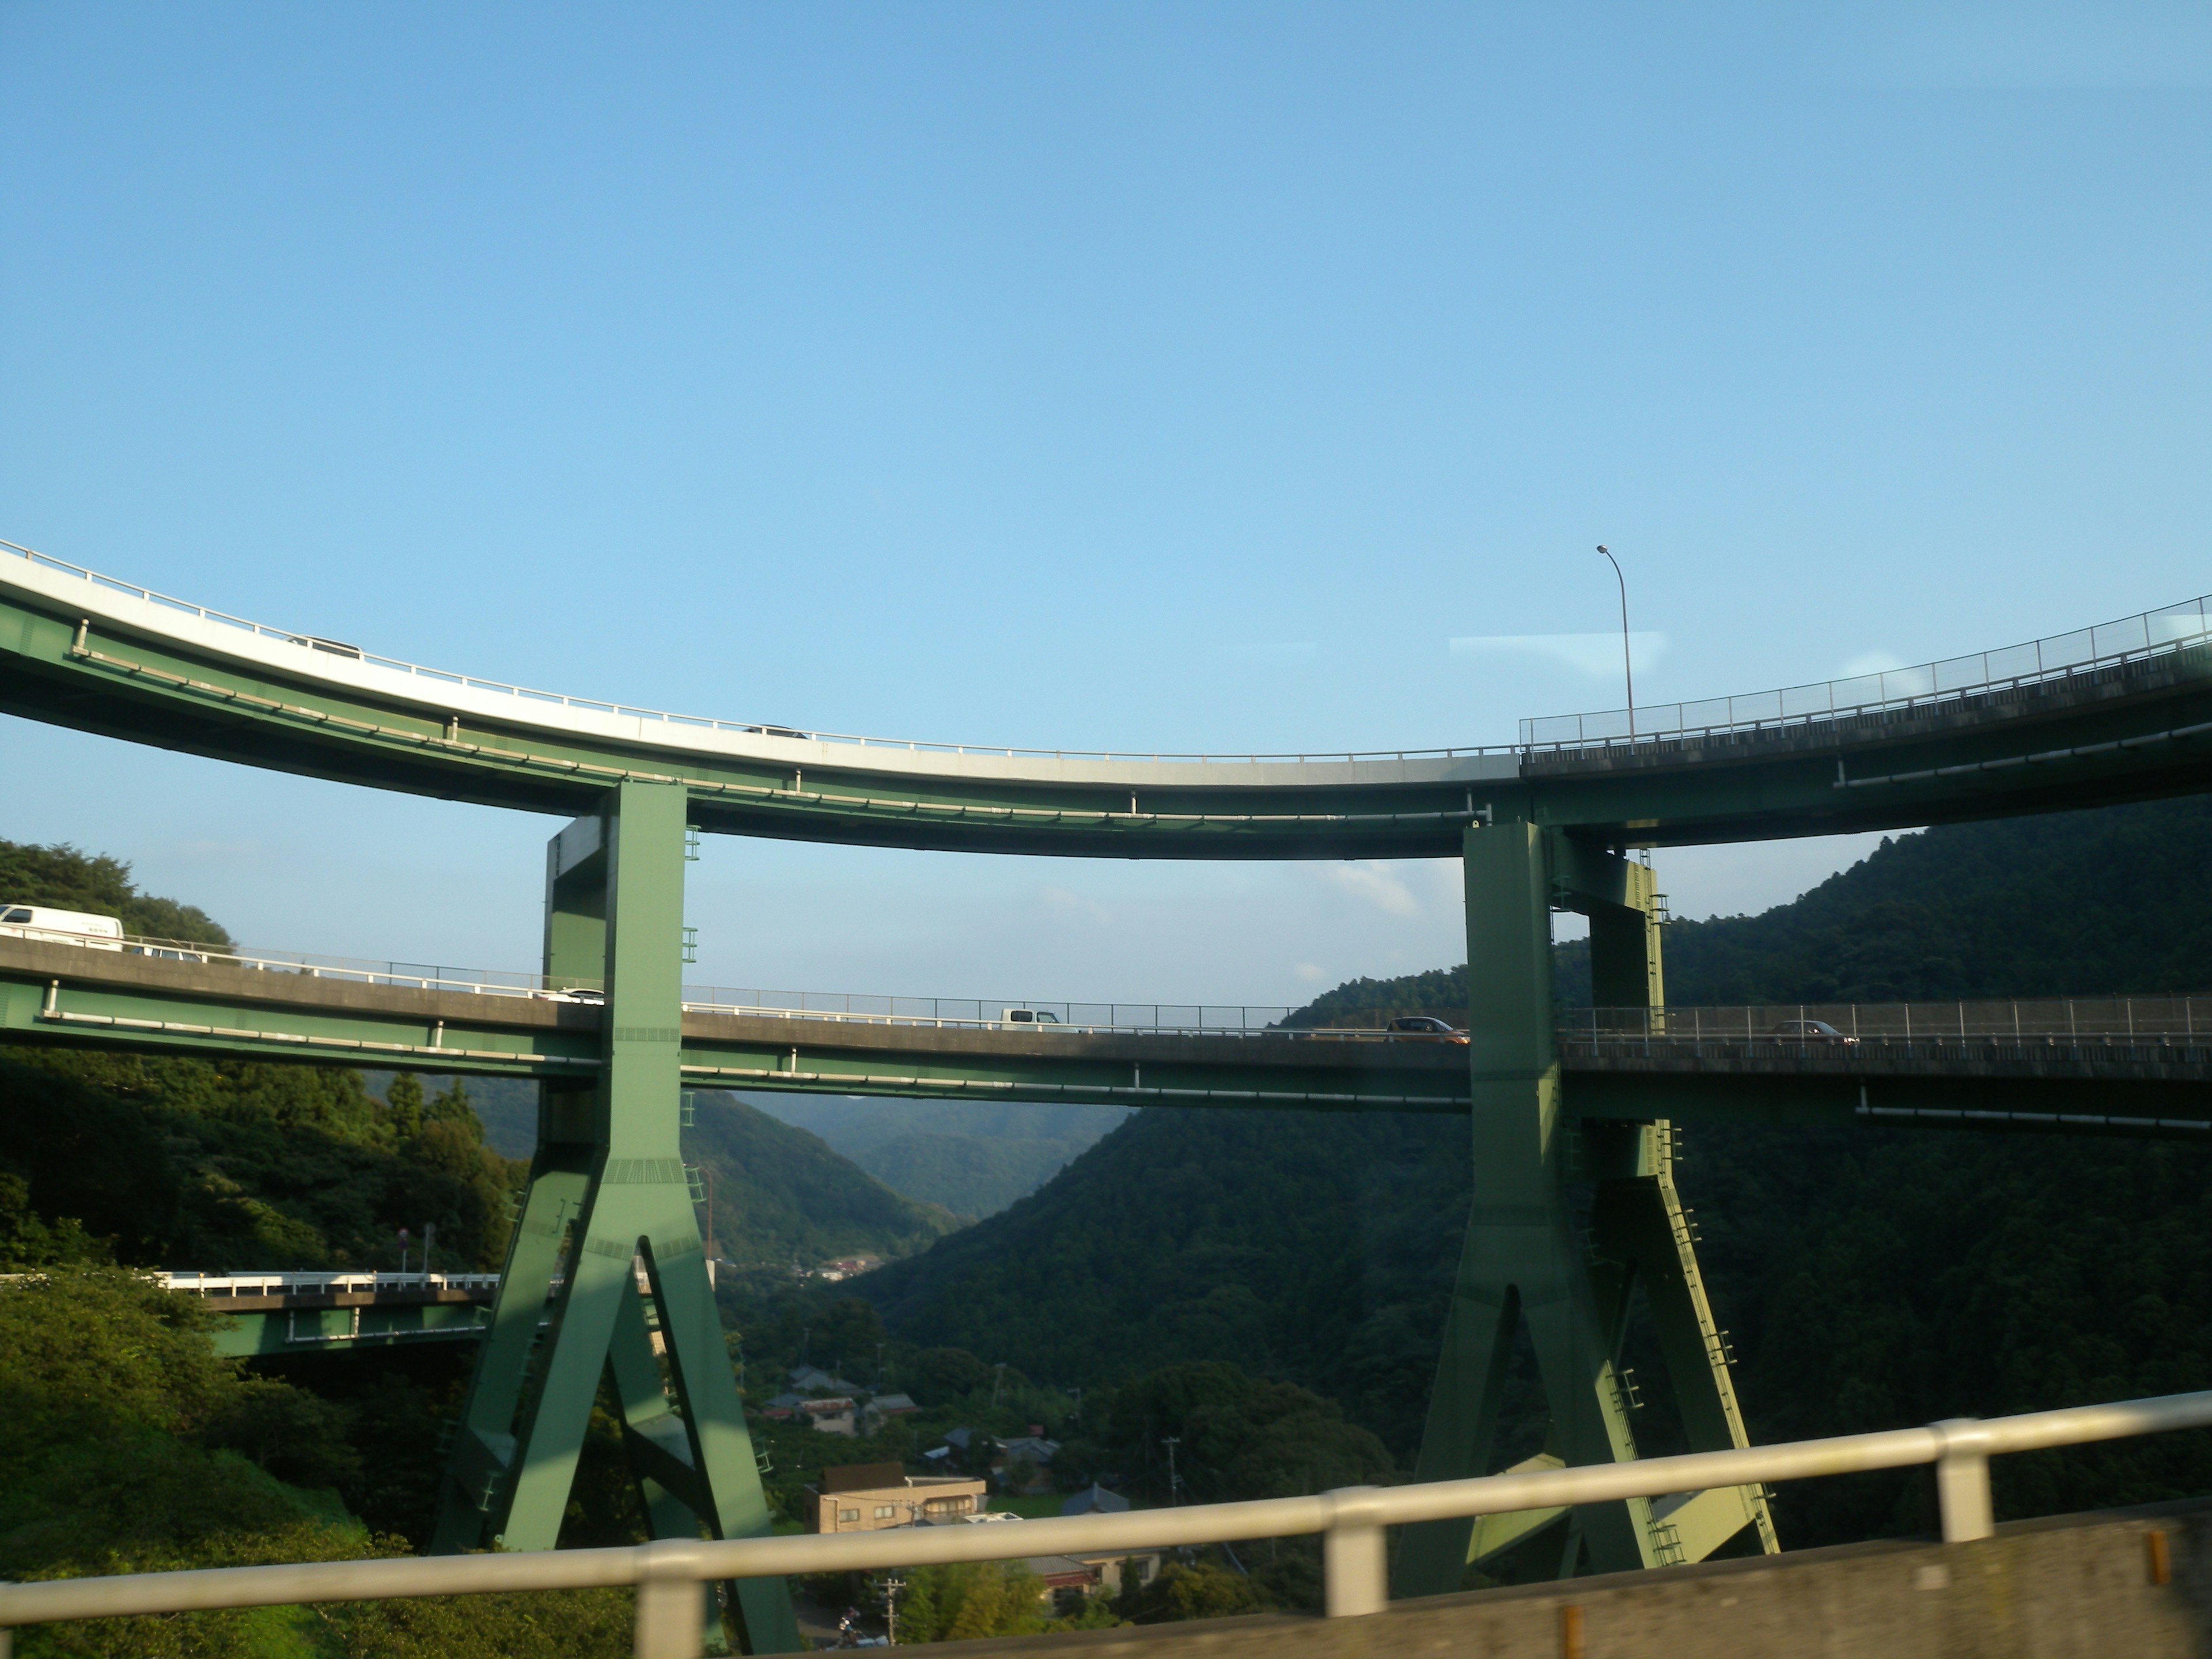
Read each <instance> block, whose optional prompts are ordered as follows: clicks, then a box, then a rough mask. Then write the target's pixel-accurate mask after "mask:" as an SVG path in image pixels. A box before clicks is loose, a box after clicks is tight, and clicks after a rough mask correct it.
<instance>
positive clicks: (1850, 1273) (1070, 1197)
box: [861, 799, 2212, 1544]
mask: <svg viewBox="0 0 2212 1659" xmlns="http://www.w3.org/2000/svg"><path fill="white" fill-rule="evenodd" d="M2208 857H2212V802H2207V801H2205V800H2203V799H2191V800H2186V801H2179V802H2161V803H2153V804H2148V805H2139V806H2130V807H2123V808H2114V809H2109V810H2106V811H2097V812H2084V813H2077V814H2068V815H2060V816H2054V817H2045V818H2040V819H2029V820H2022V821H2019V822H2015V823H1994V824H1969V825H1958V826H1947V827H1940V828H1937V829H1932V830H1929V831H1928V832H1927V833H1926V834H1924V835H1917V836H1904V837H1900V838H1898V839H1896V840H1893V841H1891V842H1887V843H1885V844H1884V845H1883V846H1882V847H1881V848H1879V849H1878V850H1877V851H1876V852H1875V853H1874V854H1871V855H1870V856H1869V857H1868V858H1867V859H1866V860H1863V861H1862V862H1861V863H1859V864H1858V865H1857V866H1853V867H1852V868H1851V869H1850V870H1848V871H1845V872H1843V873H1842V874H1840V875H1838V876H1836V877H1834V878H1831V879H1830V880H1828V881H1826V882H1824V883H1822V884H1820V886H1819V887H1817V888H1815V889H1814V890H1812V891H1811V892H1809V893H1808V894H1806V895H1805V896H1802V898H1800V899H1798V900H1796V902H1793V903H1790V904H1787V905H1782V906H1778V907H1777V908H1774V909H1772V910H1770V911H1768V912H1766V913H1765V914H1764V915H1759V916H1753V917H1729V918H1719V919H1715V920H1712V921H1705V922H1699V923H1684V924H1678V925H1677V926H1675V927H1672V928H1670V929H1669V930H1668V934H1667V941H1666V951H1667V982H1668V993H1669V1000H1670V1001H1673V1002H1675V1003H1678V1004H1683V1003H1690V1002H1696V1001H1711V1000H1771V1001H1787V1000H1799V999H1801V998H1802V999H1805V1000H1814V999H1828V998H1835V997H1839V996H1851V995H1863V996H1869V997H1900V996H1907V997H1929V998H1945V997H1962V996H1980V995H1990V994H2003V993H2007V992H2012V991H2020V992H2023V993H2049V992H2052V991H2066V992H2073V993H2077V994H2098V993H2105V992H2113V991H2130V990H2189V989H2203V988H2205V983H2206V981H2207V979H2208V978H2212V968H2208V967H2206V966H2205V965H2203V964H2205V963H2207V962H2208V961H2212V954H2209V953H2208V947H2212V896H2208V895H2206V894H2204V893H2203V892H2201V891H2200V890H2199V885H2200V884H2198V883H2197V881H2196V880H2195V879H2194V878H2195V876H2196V873H2197V872H2198V871H2199V870H2201V869H2202V868H2203V866H2204V865H2205V864H2206V862H2207V860H2208ZM1660 868H1661V872H1662V879H1663V876H1664V871H1665V859H1664V854H1662V855H1661V860H1660ZM1560 955H1561V961H1560V970H1561V971H1560V979H1561V981H1562V988H1563V990H1571V987H1572V985H1573V980H1574V975H1576V973H1577V970H1579V972H1580V975H1581V983H1582V986H1583V987H1584V990H1583V997H1584V1000H1587V988H1586V987H1587V985H1588V978H1587V957H1586V955H1583V953H1582V951H1581V948H1580V947H1579V946H1577V947H1572V948H1570V949H1566V950H1563V951H1562V952H1561V953H1560ZM1462 972H1463V970H1457V969H1455V970H1449V971H1439V972H1437V973H1434V974H1431V975H1416V976H1411V977H1409V978H1408V979H1406V980H1401V981H1354V982H1353V983H1352V984H1351V985H1347V986H1345V987H1340V988H1339V990H1337V991H1335V992H1332V993H1330V994H1328V996H1326V997H1323V998H1320V999H1316V1002H1315V1003H1314V1004H1312V1005H1311V1006H1310V1007H1309V1008H1307V1009H1306V1010H1303V1011H1301V1014H1300V1015H1299V1016H1297V1017H1296V1018H1299V1019H1300V1021H1301V1023H1309V1022H1310V1023H1328V1022H1329V1021H1331V1020H1334V1019H1338V1018H1345V1017H1346V1016H1345V1014H1344V1012H1342V1011H1345V1010H1359V1009H1390V1008H1400V1009H1404V1008H1412V1007H1441V1008H1445V1009H1449V1007H1451V1006H1452V999H1453V998H1454V997H1455V996H1459V997H1462V999H1463V992H1462V991H1461V990H1460V989H1459V988H1458V987H1459V986H1463V983H1464V981H1463V979H1460V978H1459V975H1460V974H1461V973H1462ZM1455 980H1456V981H1458V985H1455V983H1454V982H1453V981H1455ZM1466 1147H1467V1140H1466V1135H1465V1131H1464V1129H1463V1128H1462V1127H1459V1126H1457V1125H1454V1124H1451V1123H1449V1122H1446V1121H1439V1120H1419V1119H1395V1118H1388V1117H1382V1116H1370V1117H1353V1116H1332V1115H1323V1114H1307V1113H1257V1112H1255V1113H1242V1112H1206V1111H1196V1110H1178V1109H1152V1110H1147V1111H1146V1112H1144V1113H1142V1114H1140V1115H1139V1116H1138V1117H1137V1118H1136V1119H1134V1120H1133V1121H1131V1122H1130V1123H1128V1124H1127V1125H1126V1126H1125V1127H1122V1128H1121V1129H1120V1130H1117V1131H1116V1132H1115V1133H1113V1134H1111V1135H1109V1136H1108V1137H1107V1138H1106V1139H1104V1140H1103V1141H1102V1142H1101V1143H1099V1145H1098V1146H1096V1147H1094V1148H1092V1149H1091V1151H1090V1152H1087V1153H1085V1155H1084V1156H1083V1157H1082V1158H1079V1159H1077V1160H1076V1161H1075V1163H1073V1164H1071V1165H1070V1166H1069V1167H1068V1168H1067V1169H1066V1170H1063V1171H1062V1172H1061V1173H1060V1176H1058V1177H1057V1178H1056V1179H1054V1181H1053V1182H1051V1183H1049V1184H1048V1186H1046V1187H1045V1188H1043V1189H1042V1190H1041V1191H1040V1192H1038V1193H1036V1194H1033V1195H1032V1196H1031V1197H1030V1198H1028V1199H1026V1200H1023V1201H1022V1202H1021V1203H1019V1204H1018V1205H1016V1206H1013V1207H1012V1209H1011V1210H1009V1211H1007V1212H1006V1213H1005V1214H1003V1215H1000V1216H997V1217H994V1218H991V1219H989V1220H987V1221H985V1222H983V1223H981V1225H978V1226H976V1227H974V1228H972V1229H969V1231H966V1232H963V1233H962V1234H959V1235H957V1236H956V1237H952V1238H951V1239H947V1240H945V1241H944V1242H943V1243H939V1245H937V1246H936V1247H935V1248H934V1249H932V1250H931V1251H929V1252H928V1253H927V1255H922V1256H920V1257H918V1258H915V1259H914V1260H912V1261H905V1262H901V1263H896V1264H893V1265H892V1266H890V1267H886V1268H885V1269H884V1270H883V1271H882V1272H880V1273H876V1274H872V1275H871V1276H870V1277H869V1278H868V1279H866V1280H864V1281H861V1288H863V1289H864V1290H865V1291H866V1294H868V1295H869V1296H871V1297H873V1298H875V1299H876V1300H877V1301H878V1305H879V1306H881V1307H882V1308H883V1309H884V1313H885V1316H886V1319H887V1322H889V1323H890V1325H891V1327H892V1328H893V1329H894V1330H895V1331H896V1332H897V1333H899V1334H903V1335H909V1336H912V1337H913V1338H915V1340H931V1341H945V1342H957V1343H966V1344H970V1345H975V1346H979V1347H980V1346H984V1345H985V1344H986V1342H987V1343H988V1347H989V1352H992V1353H993V1354H994V1356H1000V1357H1004V1358H1006V1359H1008V1360H1010V1361H1012V1363H1014V1364H1018V1365H1021V1366H1022V1367H1024V1369H1025V1370H1028V1371H1030V1374H1032V1375H1034V1376H1040V1377H1047V1378H1049V1379H1051V1380H1052V1381H1054V1382H1055V1383H1062V1384H1076V1383H1087V1384H1096V1383H1103V1382H1106V1381H1110V1380H1114V1379H1116V1378H1118V1377H1121V1376H1129V1375H1131V1374H1133V1373H1135V1372H1137V1371H1139V1370H1146V1369H1148V1368H1150V1367H1152V1366H1155V1365H1157V1364H1161V1363H1163V1362H1164V1361H1168V1360H1173V1359H1200V1358H1229V1359H1234V1360H1236V1361H1237V1363H1239V1364H1243V1365H1244V1366H1245V1367H1246V1368H1247V1369H1248V1370H1254V1371H1256V1372H1260V1373H1261V1374H1263V1375H1267V1376H1277V1377H1281V1378H1283V1379H1285V1380H1287V1381H1291V1382H1296V1383H1301V1384H1304V1385H1306V1386H1309V1387H1311V1388H1315V1389H1319V1390H1320V1391H1321V1392H1322V1393H1323V1394H1327V1395H1334V1397H1336V1398H1337V1399H1339V1400H1340V1401H1342V1402H1343V1403H1344V1405H1345V1407H1346V1413H1347V1414H1348V1415H1349V1416H1350V1417H1351V1418H1352V1419H1353V1420H1354V1421H1356V1422H1359V1423H1363V1424H1364V1425H1367V1426H1369V1427H1370V1428H1373V1429H1374V1430H1376V1431H1377V1432H1378V1433H1379V1434H1381V1435H1382V1436H1383V1438H1384V1439H1385V1440H1386V1441H1387V1442H1388V1443H1389V1444H1390V1445H1391V1446H1392V1447H1393V1449H1395V1451H1397V1453H1398V1454H1399V1455H1400V1456H1401V1458H1404V1457H1407V1456H1408V1455H1410V1452H1411V1449H1412V1447H1413V1444H1414V1443H1415V1442H1416V1441H1417V1439H1418V1434H1419V1422H1420V1419H1421V1415H1422V1413H1423V1411H1424V1410H1425V1401H1426V1395H1427V1392H1428V1388H1429V1383H1430V1377H1431V1370H1432V1368H1433V1364H1434V1356H1435V1346H1436V1342H1437V1334H1438V1327H1439V1320H1440V1316H1441V1312H1442V1307H1443V1297H1444V1294H1445V1291H1446V1289H1447V1287H1448V1285H1449V1278H1450V1273H1451V1269H1452V1264H1453V1262H1454V1261H1455V1257H1456V1254H1457V1250H1458V1246H1459V1237H1460V1233H1461V1230H1462V1226H1463V1225H1464V1220H1465V1215H1466V1206H1467V1203H1468V1181H1467V1175H1466V1164H1465V1158H1466ZM1687 1148H1688V1150H1687V1153H1686V1158H1685V1160H1684V1163H1683V1166H1682V1169H1681V1170H1680V1181H1681V1184H1682V1188H1683V1190H1684V1194H1685V1197H1686V1200H1687V1201H1688V1202H1690V1203H1691V1204H1692V1205H1694V1206H1697V1207H1698V1212H1699V1221H1700V1223H1701V1225H1702V1228H1703V1232H1704V1243H1703V1244H1702V1245H1701V1247H1700V1249H1701V1253H1702V1256H1703V1260H1704V1261H1705V1267H1706V1270H1707V1273H1708V1276H1709V1279H1710V1280H1711V1288H1712V1293H1713V1297H1714V1301H1715V1303H1716V1304H1717V1310H1718V1312H1719V1316H1720V1318H1721V1322H1722V1323H1723V1325H1726V1326H1728V1327H1729V1328H1730V1329H1731V1330H1732V1331H1733V1333H1734V1340H1735V1346H1736V1348H1737V1350H1738V1352H1739V1353H1740V1354H1741V1367H1740V1370H1739V1379H1740V1382H1741V1387H1742V1390H1743V1395H1744V1401H1745V1405H1746V1407H1747V1414H1748V1416H1749V1419H1750V1422H1751V1426H1752V1432H1753V1437H1754V1438H1755V1439H1765V1440H1774V1439H1782V1438H1788V1437H1796V1436H1799V1435H1803V1434H1809V1433H1838V1432H1845V1431H1851V1430H1856V1429H1862V1428H1875V1427H1886V1426H1894V1425H1899V1424H1904V1423H1912V1422H1920V1421H1926V1420H1929V1419H1934V1418H1939V1417H1943V1416H1949V1415H1990V1414H1995V1413H2002V1412H2005V1411H2013V1410H2022V1409H2028V1408H2031V1407H2041V1406H2056V1405H2061V1404H2066V1403H2071V1402H2075V1401H2087V1400H2098V1399H2112V1398H2119V1397H2124V1396H2126V1395H2136V1394H2156V1393H2163V1392H2169V1391H2172V1390H2173V1389H2182V1388H2194V1387H2202V1386H2203V1385H2204V1384H2205V1383H2206V1382H2207V1380H2208V1379H2212V1149H2207V1148H2203V1147H2199V1146H2190V1145H2181V1144H2176V1143H2170V1142H2154V1141H2129V1140H2119V1139H2063V1140H2062V1139H2044V1138H2033V1137H2028V1136H1990V1135H1975V1134H1972V1133H1953V1132H1941V1131H1930V1130H1915V1129H1875V1128H1868V1129H1863V1130H1846V1131H1828V1132H1820V1133H1800V1132H1790V1131H1778V1130H1770V1129H1753V1128H1729V1129H1726V1130H1723V1129H1721V1128H1717V1127H1700V1128H1698V1129H1694V1130H1692V1131H1691V1132H1690V1133H1689V1134H1688V1136H1687ZM1656 1370H1657V1368H1656V1365H1652V1366H1647V1367H1645V1368H1644V1370H1643V1371H1642V1374H1643V1375H1644V1376H1653V1375H1655V1373H1656ZM1650 1392H1651V1391H1650V1390H1649V1389H1647V1393H1650ZM1654 1416H1655V1414H1654V1413H1646V1417H1647V1418H1648V1419H1649V1418H1653V1417H1654ZM1532 1427H1533V1425H1531V1424H1529V1423H1527V1422H1522V1423H1521V1424H1519V1425H1518V1430H1519V1431H1520V1432H1521V1433H1522V1435H1523V1436H1524V1437H1525V1436H1526V1435H1527V1434H1528V1432H1530V1431H1532ZM1650 1438H1651V1441H1652V1444H1653V1446H1654V1448H1655V1449H1663V1446H1664V1437H1663V1435H1662V1434H1661V1433H1659V1432H1658V1431H1657V1430H1656V1423H1655V1425H1654V1427H1653V1429H1652V1430H1651V1431H1650ZM1517 1449H1525V1448H1516V1447H1515V1446H1513V1445H1512V1444H1511V1443H1510V1436H1509V1443H1508V1445H1507V1446H1506V1447H1505V1448H1504V1449H1502V1450H1501V1455H1507V1454H1508V1453H1510V1452H1513V1451H1515V1450H1517ZM1999 1483H2000V1484H1999V1491H2000V1496H2001V1499H2002V1500H2003V1501H2008V1502H2014V1503H2018V1504H2021V1506H2022V1507H2023V1508H2026V1509H2030V1510H2036V1509H2040V1510H2049V1509H2053V1508H2059V1507H2063V1506H2064V1505H2065V1504H2069V1503H2077V1502H2078V1503H2110V1502H2118V1501H2124V1500H2127V1499H2130V1498H2147V1497H2150V1496H2155V1495H2160V1494H2164V1493H2169V1492H2172V1493H2179V1492H2183V1491H2189V1490H2200V1491H2201V1490H2203V1489H2204V1488H2205V1487H2206V1486H2212V1449H2207V1448H2203V1447H2200V1446H2198V1445H2197V1443H2196V1442H2195V1440H2194V1439H2187V1438H2168V1439H2165V1440H2160V1441H2158V1442H2142V1443H2130V1445H2128V1446H2126V1447H2124V1448H2118V1449H2106V1450H2101V1451H2093V1452H2083V1453H2078V1454H2069V1455H2065V1456H2063V1457H2061V1456H2053V1457H2051V1458H2048V1459H2039V1460H2033V1461H2023V1460H2014V1461H2011V1462H2008V1463H2006V1464H2003V1465H2001V1466H2000V1468H1999ZM1917 1492H1918V1486H1917V1485H1915V1484H1913V1483H1911V1482H1908V1481H1905V1480H1903V1479H1902V1478H1901V1477H1899V1478H1890V1477H1883V1478H1879V1479H1877V1478H1874V1477H1869V1478H1868V1480H1865V1481H1863V1482H1861V1483H1857V1484H1854V1483H1850V1482H1833V1483H1823V1484H1822V1485H1820V1486H1811V1487H1794V1488H1790V1489H1786V1490H1785V1492H1784V1498H1783V1511H1782V1513H1783V1518H1784V1523H1785V1527H1786V1528H1788V1530H1787V1532H1786V1535H1787V1536H1788V1537H1789V1538H1790V1541H1791V1542H1792V1543H1793V1544H1805V1543H1812V1542H1819V1541H1828V1540H1832V1539H1840V1538H1845V1537H1857V1536H1864V1535H1866V1534H1868V1533H1869V1532H1877V1531H1882V1530H1894V1529H1896V1528H1900V1527H1909V1526H1912V1525H1916V1524H1918V1523H1919V1518H1920V1517H1919V1513H1918V1510H1917V1509H1916V1508H1915V1507H1914V1505H1915V1504H1916V1503H1917V1498H1913V1497H1912V1496H1911V1494H1914V1493H1917Z"/></svg>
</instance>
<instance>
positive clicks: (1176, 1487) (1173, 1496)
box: [1161, 1435, 1182, 1509]
mask: <svg viewBox="0 0 2212 1659" xmlns="http://www.w3.org/2000/svg"><path fill="white" fill-rule="evenodd" d="M1161 1444H1163V1445H1164V1446H1165V1447H1166V1448H1167V1449H1168V1507H1169V1508H1170V1509H1174V1508H1175V1507H1176V1505H1177V1504H1180V1503H1181V1502H1182V1498H1180V1497H1178V1496H1177V1494H1178V1493H1179V1492H1182V1480H1181V1479H1180V1478H1179V1477H1178V1476H1177V1475H1176V1456H1175V1451H1176V1447H1177V1446H1180V1445H1181V1444H1182V1440H1181V1439H1179V1438H1177V1437H1176V1436H1174V1435H1170V1436H1169V1437H1167V1438H1166V1439H1165V1440H1164V1441H1162V1442H1161Z"/></svg>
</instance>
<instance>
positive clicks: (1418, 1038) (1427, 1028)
mask: <svg viewBox="0 0 2212 1659" xmlns="http://www.w3.org/2000/svg"><path fill="white" fill-rule="evenodd" d="M1383 1029H1384V1030H1387V1031H1389V1034H1390V1040H1391V1041H1392V1042H1457V1043H1461V1044H1462V1045H1463V1044H1465V1042H1467V1033H1466V1032H1464V1031H1461V1030H1454V1029H1453V1028H1452V1027H1451V1026H1450V1025H1449V1024H1446V1023H1445V1022H1444V1021H1443V1020H1440V1019H1438V1018H1436V1017H1435V1016H1434V1015H1433V1014H1401V1015H1399V1016H1398V1018H1395V1019H1394V1020H1392V1021H1391V1022H1390V1023H1389V1024H1388V1025H1387V1026H1385V1027H1384V1028H1383Z"/></svg>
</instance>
